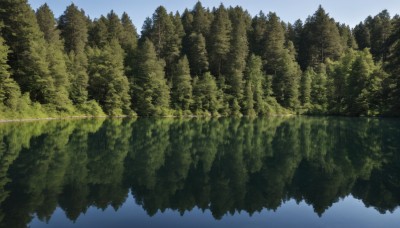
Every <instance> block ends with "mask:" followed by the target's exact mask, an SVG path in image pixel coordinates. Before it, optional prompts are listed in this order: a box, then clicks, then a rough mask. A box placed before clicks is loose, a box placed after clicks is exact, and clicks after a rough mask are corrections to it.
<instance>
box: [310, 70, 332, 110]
mask: <svg viewBox="0 0 400 228" xmlns="http://www.w3.org/2000/svg"><path fill="white" fill-rule="evenodd" d="M313 76H314V77H313V78H311V104H312V107H313V108H312V112H313V113H317V114H323V113H325V112H326V111H327V107H328V100H327V74H326V67H325V65H324V64H322V63H321V64H319V65H318V68H317V70H316V74H314V75H313Z"/></svg>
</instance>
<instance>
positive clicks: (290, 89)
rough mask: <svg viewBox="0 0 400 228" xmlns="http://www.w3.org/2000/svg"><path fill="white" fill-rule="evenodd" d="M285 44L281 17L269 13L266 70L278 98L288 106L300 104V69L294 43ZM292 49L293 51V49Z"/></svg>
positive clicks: (265, 45) (293, 106)
mask: <svg viewBox="0 0 400 228" xmlns="http://www.w3.org/2000/svg"><path fill="white" fill-rule="evenodd" d="M288 46H289V47H292V48H290V49H288V48H287V47H286V45H285V32H284V28H283V26H282V23H281V22H280V19H279V17H278V16H277V15H276V14H275V13H270V14H268V21H267V32H266V37H265V40H264V46H263V47H264V48H263V50H264V56H263V60H264V63H265V70H266V72H267V74H269V75H272V78H273V81H272V88H273V92H274V96H275V97H276V100H277V101H278V102H279V104H281V105H282V106H284V107H286V108H292V109H294V108H295V107H297V105H298V85H299V79H300V77H299V76H300V69H299V66H298V64H297V62H296V61H295V51H294V48H293V44H292V43H291V42H289V45H288ZM291 50H292V51H291Z"/></svg>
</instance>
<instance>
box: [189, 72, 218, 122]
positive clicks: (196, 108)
mask: <svg viewBox="0 0 400 228" xmlns="http://www.w3.org/2000/svg"><path fill="white" fill-rule="evenodd" d="M218 93H219V90H218V86H217V83H216V81H215V78H214V77H213V76H212V75H211V74H210V73H209V72H207V73H205V74H204V75H202V76H200V77H195V78H194V79H193V100H194V103H193V112H194V113H199V112H208V113H209V114H211V115H218V110H219V109H220V106H221V104H220V100H219V99H218ZM200 114H202V113H200Z"/></svg>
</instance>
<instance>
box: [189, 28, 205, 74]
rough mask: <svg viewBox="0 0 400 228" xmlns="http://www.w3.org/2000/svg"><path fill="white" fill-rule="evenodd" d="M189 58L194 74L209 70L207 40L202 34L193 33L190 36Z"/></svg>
mask: <svg viewBox="0 0 400 228" xmlns="http://www.w3.org/2000/svg"><path fill="white" fill-rule="evenodd" d="M189 40H190V44H189V46H190V47H189V52H188V59H189V63H190V70H191V74H192V75H202V74H203V73H204V72H206V71H208V66H209V64H208V54H207V49H206V40H205V39H204V37H203V35H202V34H197V33H192V34H191V35H190V37H189Z"/></svg>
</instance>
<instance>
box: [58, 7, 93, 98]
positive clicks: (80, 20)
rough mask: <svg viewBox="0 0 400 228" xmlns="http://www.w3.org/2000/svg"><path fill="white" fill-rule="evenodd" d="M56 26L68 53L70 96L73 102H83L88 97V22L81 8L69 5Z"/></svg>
mask: <svg viewBox="0 0 400 228" xmlns="http://www.w3.org/2000/svg"><path fill="white" fill-rule="evenodd" d="M58 28H59V29H60V31H61V37H62V38H63V40H64V42H65V51H66V52H67V54H68V64H67V69H68V72H69V73H70V82H71V86H70V98H71V100H72V101H73V102H74V104H83V103H85V102H86V101H87V99H88V96H87V95H88V92H87V87H88V82H89V76H88V74H87V66H88V62H87V56H86V53H85V48H86V45H87V42H88V23H87V18H86V16H85V12H84V11H83V10H79V9H78V7H77V6H76V5H74V4H71V5H69V6H68V7H67V8H66V10H65V11H64V13H63V14H62V15H61V16H60V18H59V20H58Z"/></svg>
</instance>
